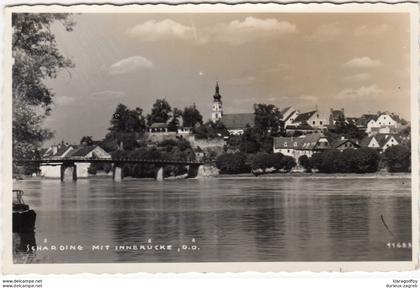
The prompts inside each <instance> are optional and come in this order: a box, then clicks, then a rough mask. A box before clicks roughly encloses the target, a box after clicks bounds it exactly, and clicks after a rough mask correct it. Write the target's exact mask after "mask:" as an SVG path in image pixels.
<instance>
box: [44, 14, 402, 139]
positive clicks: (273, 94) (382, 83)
mask: <svg viewBox="0 0 420 288" xmlns="http://www.w3.org/2000/svg"><path fill="white" fill-rule="evenodd" d="M368 16H369V17H368ZM110 17H112V19H113V20H114V21H110ZM73 18H74V20H75V22H76V25H75V26H74V31H73V32H70V33H68V32H65V31H64V29H62V28H61V27H60V26H59V25H55V26H54V27H53V31H54V33H55V34H56V39H57V43H58V46H59V47H60V49H61V50H62V51H63V54H64V55H66V56H68V57H70V58H71V59H72V61H73V62H74V64H75V67H74V68H72V69H69V71H67V72H66V71H64V72H63V73H60V74H59V76H58V78H57V79H53V80H50V81H48V82H47V84H48V86H49V87H51V88H52V89H53V90H54V92H55V93H56V97H55V103H56V105H55V107H53V111H52V113H51V116H50V117H48V118H47V120H46V122H45V126H46V127H47V128H50V129H52V130H55V131H56V137H55V138H54V139H53V140H52V141H54V142H56V141H59V140H60V139H65V140H67V141H70V142H76V141H78V140H79V139H80V137H81V136H83V135H92V136H93V137H94V138H101V137H103V136H104V135H105V134H106V132H107V128H108V127H109V121H110V119H111V115H112V112H113V111H114V110H115V107H116V106H117V105H118V104H119V103H122V104H125V105H126V106H128V107H130V108H133V109H134V108H135V107H140V108H142V109H143V111H144V114H147V113H148V112H149V111H150V108H151V106H152V104H153V102H154V101H155V100H156V99H166V100H167V101H168V102H169V104H170V105H171V106H172V107H177V108H180V109H182V108H184V107H185V106H189V105H191V104H193V103H195V104H196V106H197V108H198V110H199V111H200V112H201V113H202V115H203V119H204V120H207V119H210V118H211V105H212V95H213V92H214V85H215V83H216V81H219V84H220V92H221V94H222V101H223V107H224V112H225V113H250V112H253V104H255V103H266V104H273V105H276V106H277V107H278V108H279V109H283V108H285V107H287V106H294V107H295V108H296V109H299V110H300V111H302V112H305V111H310V110H314V109H315V108H316V107H318V108H319V110H320V111H321V112H322V113H325V114H328V113H329V110H330V108H334V109H341V108H344V109H345V111H346V116H359V115H361V114H366V113H376V112H377V111H390V112H394V113H397V114H399V115H401V116H402V117H403V118H405V119H407V120H409V119H410V111H409V107H410V93H409V90H410V77H409V67H410V65H409V58H410V57H409V56H410V53H409V31H406V29H405V28H404V27H406V23H407V22H408V17H406V15H404V14H392V15H385V14H369V15H363V14H342V15H326V14H322V15H310V16H309V18H308V17H306V18H305V17H304V15H301V14H288V15H285V14H274V13H271V14H255V15H253V14H221V15H212V17H209V16H208V15H207V14H200V15H185V14H176V15H175V14H148V15H138V14H125V15H124V17H122V16H121V15H118V14H113V15H112V16H110V15H101V14H90V15H86V14H81V15H73ZM111 23H112V24H111ZM210 27H213V28H212V29H210ZM389 39H395V41H391V42H392V43H390V41H388V40H389ZM74 43H80V45H74ZM87 51H89V52H87ZM93 51H96V52H93ZM251 56H252V57H251ZM315 56H316V57H315ZM395 97H398V98H399V99H401V101H398V102H397V101H391V99H394V98H395ZM362 100H363V101H362Z"/></svg>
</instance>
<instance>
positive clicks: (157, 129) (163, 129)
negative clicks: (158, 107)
mask: <svg viewBox="0 0 420 288" xmlns="http://www.w3.org/2000/svg"><path fill="white" fill-rule="evenodd" d="M147 131H148V132H149V133H167V132H168V124H166V123H152V125H150V126H149V128H148V129H147Z"/></svg>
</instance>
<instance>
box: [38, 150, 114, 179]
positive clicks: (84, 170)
mask: <svg viewBox="0 0 420 288" xmlns="http://www.w3.org/2000/svg"><path fill="white" fill-rule="evenodd" d="M50 148H52V150H53V147H50ZM70 148H71V149H70ZM64 150H65V151H66V152H64V153H61V154H59V153H60V150H58V151H57V153H56V154H53V155H50V156H48V155H47V153H48V149H47V152H46V153H44V156H43V158H49V159H61V158H72V159H80V160H85V159H98V158H100V159H111V158H112V157H111V155H110V154H109V153H107V152H106V151H105V150H103V149H102V148H101V147H99V146H98V145H79V146H70V145H67V148H65V147H61V151H64ZM75 165H76V173H77V177H78V178H86V177H88V168H89V166H90V163H88V162H87V163H77V162H75ZM40 169H41V176H44V177H48V178H60V177H61V165H56V166H44V165H42V163H41V165H40Z"/></svg>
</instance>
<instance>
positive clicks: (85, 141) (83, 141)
mask: <svg viewBox="0 0 420 288" xmlns="http://www.w3.org/2000/svg"><path fill="white" fill-rule="evenodd" d="M80 144H82V145H87V146H90V145H93V140H92V136H83V137H82V139H80Z"/></svg>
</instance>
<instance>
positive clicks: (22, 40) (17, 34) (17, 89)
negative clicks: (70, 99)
mask: <svg viewBox="0 0 420 288" xmlns="http://www.w3.org/2000/svg"><path fill="white" fill-rule="evenodd" d="M54 22H60V23H61V24H62V25H63V26H64V27H65V29H66V30H67V31H71V30H72V27H73V26H74V24H75V23H74V22H72V19H71V18H70V14H61V13H54V14H50V13H13V14H12V29H13V31H12V55H13V59H14V62H13V67H12V97H13V107H12V109H13V118H12V128H13V135H12V138H13V157H14V158H15V159H16V158H33V157H35V155H36V153H37V151H38V150H39V148H40V146H41V144H42V142H43V141H45V140H47V139H50V138H51V137H52V136H53V133H52V132H51V131H49V130H48V129H45V128H43V127H42V123H43V121H44V119H45V117H46V116H48V115H49V113H50V111H51V105H52V104H53V98H54V92H53V91H52V89H50V88H49V87H47V86H46V84H45V82H44V81H45V80H46V79H49V78H55V77H56V76H57V74H58V73H59V71H60V70H62V69H66V68H71V67H73V64H72V62H71V61H70V59H68V58H66V57H64V56H63V55H62V54H61V53H60V51H59V50H58V47H57V43H56V40H55V36H54V34H53V33H52V32H51V29H50V27H51V25H52V24H53V23H54ZM14 168H16V167H14Z"/></svg>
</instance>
